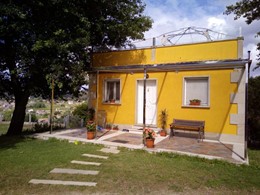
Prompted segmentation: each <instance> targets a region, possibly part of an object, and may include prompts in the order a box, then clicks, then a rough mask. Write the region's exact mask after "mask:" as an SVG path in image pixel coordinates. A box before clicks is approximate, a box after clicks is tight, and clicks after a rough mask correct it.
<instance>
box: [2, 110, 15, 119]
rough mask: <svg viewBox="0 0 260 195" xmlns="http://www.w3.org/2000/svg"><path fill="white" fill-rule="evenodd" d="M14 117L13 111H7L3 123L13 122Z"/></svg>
mask: <svg viewBox="0 0 260 195" xmlns="http://www.w3.org/2000/svg"><path fill="white" fill-rule="evenodd" d="M12 115H13V110H6V111H5V112H4V113H3V121H11V119H12Z"/></svg>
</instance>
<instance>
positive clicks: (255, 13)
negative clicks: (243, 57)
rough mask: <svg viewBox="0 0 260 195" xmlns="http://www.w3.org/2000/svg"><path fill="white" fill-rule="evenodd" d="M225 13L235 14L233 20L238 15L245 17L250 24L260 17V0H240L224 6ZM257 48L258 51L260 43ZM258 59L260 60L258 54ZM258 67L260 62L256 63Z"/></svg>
mask: <svg viewBox="0 0 260 195" xmlns="http://www.w3.org/2000/svg"><path fill="white" fill-rule="evenodd" d="M226 8H227V9H226V11H225V12H224V13H225V14H231V13H234V14H235V18H234V19H235V20H237V19H238V18H240V17H243V18H246V23H247V24H251V23H252V22H253V21H255V20H259V19H260V0H241V1H238V2H236V3H235V4H234V5H229V6H227V7H226ZM257 36H260V31H259V32H257ZM257 50H259V51H260V43H258V44H257ZM258 60H260V54H258ZM259 67H260V62H258V63H257V67H255V69H256V68H259Z"/></svg>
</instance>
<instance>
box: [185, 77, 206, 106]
mask: <svg viewBox="0 0 260 195" xmlns="http://www.w3.org/2000/svg"><path fill="white" fill-rule="evenodd" d="M193 99H198V100H200V101H201V102H200V105H201V106H209V78H208V77H185V78H184V96H183V104H184V105H185V106H188V105H190V100H193Z"/></svg>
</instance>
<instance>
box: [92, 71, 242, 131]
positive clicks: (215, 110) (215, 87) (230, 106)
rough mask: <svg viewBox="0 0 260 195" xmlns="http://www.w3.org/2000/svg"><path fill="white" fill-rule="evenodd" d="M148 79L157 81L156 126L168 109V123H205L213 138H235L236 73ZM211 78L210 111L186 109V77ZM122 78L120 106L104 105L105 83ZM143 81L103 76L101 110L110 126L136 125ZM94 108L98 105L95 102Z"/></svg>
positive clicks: (139, 75)
mask: <svg viewBox="0 0 260 195" xmlns="http://www.w3.org/2000/svg"><path fill="white" fill-rule="evenodd" d="M148 74H149V79H155V80H157V125H158V127H159V125H160V122H159V115H160V111H161V110H162V109H165V108H166V109H167V112H168V121H167V123H168V124H169V123H171V121H172V119H173V118H178V119H190V120H205V124H206V126H205V132H206V133H209V135H210V134H212V135H213V136H219V134H229V135H236V134H237V130H238V126H237V124H235V123H232V122H230V121H231V120H233V119H231V117H233V115H236V114H237V113H238V105H237V103H235V102H234V101H231V98H230V97H231V96H232V95H234V94H236V93H237V92H238V86H239V85H238V83H236V82H234V81H233V82H232V81H231V75H233V74H234V70H233V69H230V70H207V71H205V70H203V71H180V72H160V73H149V72H148ZM190 76H196V77H200V76H208V77H209V95H210V98H209V100H210V104H209V106H207V107H189V106H183V105H182V102H183V82H184V77H190ZM111 78H120V80H121V102H120V103H119V104H109V103H103V102H102V100H103V99H102V98H103V90H104V85H103V84H104V80H105V79H111ZM139 79H143V74H142V73H134V74H120V73H113V74H111V73H110V74H108V73H103V74H102V73H101V74H99V83H98V94H100V95H99V96H98V97H97V98H98V110H105V111H106V112H107V122H108V123H112V124H124V125H130V126H132V125H134V124H136V96H137V93H136V86H137V85H136V83H137V80H139ZM92 104H93V105H95V104H96V101H95V100H93V102H92Z"/></svg>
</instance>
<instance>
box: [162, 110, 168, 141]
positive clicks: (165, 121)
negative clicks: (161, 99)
mask: <svg viewBox="0 0 260 195" xmlns="http://www.w3.org/2000/svg"><path fill="white" fill-rule="evenodd" d="M167 117H168V115H167V110H166V109H163V110H162V111H161V115H160V122H161V128H162V129H161V131H160V136H166V135H167V131H166V125H167Z"/></svg>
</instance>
